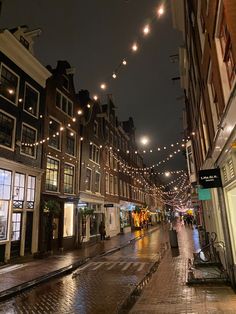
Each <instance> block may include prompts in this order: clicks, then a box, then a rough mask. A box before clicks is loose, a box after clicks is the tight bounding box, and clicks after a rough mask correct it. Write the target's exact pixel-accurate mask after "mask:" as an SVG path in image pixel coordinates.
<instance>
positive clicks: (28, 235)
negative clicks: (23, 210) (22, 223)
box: [25, 212, 33, 254]
mask: <svg viewBox="0 0 236 314" xmlns="http://www.w3.org/2000/svg"><path fill="white" fill-rule="evenodd" d="M32 230H33V212H27V215H26V231H25V253H29V254H31V245H32Z"/></svg>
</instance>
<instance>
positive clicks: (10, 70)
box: [0, 62, 20, 106]
mask: <svg viewBox="0 0 236 314" xmlns="http://www.w3.org/2000/svg"><path fill="white" fill-rule="evenodd" d="M3 66H4V67H5V68H6V69H7V70H8V71H9V72H12V73H13V74H14V75H15V76H16V77H17V79H18V82H17V88H16V101H15V102H14V101H11V100H9V99H8V98H6V97H4V96H2V95H0V97H2V98H3V99H5V100H7V101H9V102H10V103H11V104H13V105H15V106H18V99H19V86H20V76H19V75H17V74H16V72H14V71H13V70H12V69H11V68H9V67H8V66H7V65H6V64H5V63H3V62H1V67H0V79H1V76H2V67H3Z"/></svg>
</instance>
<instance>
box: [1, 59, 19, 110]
mask: <svg viewBox="0 0 236 314" xmlns="http://www.w3.org/2000/svg"><path fill="white" fill-rule="evenodd" d="M0 82H1V84H0V96H3V97H4V98H6V99H7V100H9V101H11V102H12V103H14V104H16V102H17V94H18V85H19V78H18V76H17V75H16V74H15V73H14V72H13V71H11V70H10V69H9V68H7V67H6V66H5V65H3V64H2V66H1V74H0Z"/></svg>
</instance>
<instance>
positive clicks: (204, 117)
mask: <svg viewBox="0 0 236 314" xmlns="http://www.w3.org/2000/svg"><path fill="white" fill-rule="evenodd" d="M200 114H201V122H202V129H203V135H204V142H205V146H206V152H208V149H209V136H208V129H207V121H206V115H205V110H204V107H203V104H202V102H201V105H200Z"/></svg>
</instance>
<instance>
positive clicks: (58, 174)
mask: <svg viewBox="0 0 236 314" xmlns="http://www.w3.org/2000/svg"><path fill="white" fill-rule="evenodd" d="M48 158H49V159H52V160H54V161H57V162H58V173H57V190H56V191H52V190H48V189H47V183H46V182H47V169H48V168H47V160H48ZM60 166H61V163H60V159H57V158H54V157H52V156H50V155H47V157H46V167H45V168H46V171H45V191H47V192H50V193H58V192H59V191H60Z"/></svg>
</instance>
